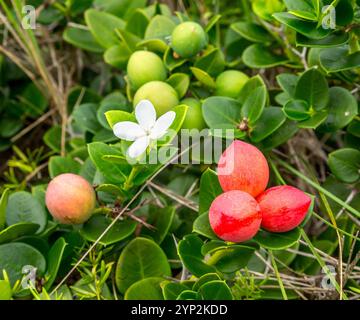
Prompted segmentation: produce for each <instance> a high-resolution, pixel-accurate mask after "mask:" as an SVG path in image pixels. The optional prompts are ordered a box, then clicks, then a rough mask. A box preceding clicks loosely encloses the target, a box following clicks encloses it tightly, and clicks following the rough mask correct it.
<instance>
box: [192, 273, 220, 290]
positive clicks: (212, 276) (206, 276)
mask: <svg viewBox="0 0 360 320" xmlns="http://www.w3.org/2000/svg"><path fill="white" fill-rule="evenodd" d="M216 280H221V278H220V277H219V275H218V274H217V273H207V274H204V275H203V276H201V277H200V278H199V280H198V281H196V282H195V283H194V285H193V287H192V289H193V290H194V291H198V290H199V289H200V287H201V286H203V285H204V284H205V283H207V282H210V281H216Z"/></svg>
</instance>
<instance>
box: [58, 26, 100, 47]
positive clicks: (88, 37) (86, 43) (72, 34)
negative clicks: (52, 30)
mask: <svg viewBox="0 0 360 320" xmlns="http://www.w3.org/2000/svg"><path fill="white" fill-rule="evenodd" d="M84 28H86V27H85V26H84ZM63 38H64V40H65V41H66V42H68V43H70V44H72V45H73V46H75V47H77V48H80V49H83V50H86V51H90V52H95V53H100V52H103V51H104V48H103V47H101V46H99V45H98V43H97V42H96V40H95V39H94V37H93V36H92V34H91V33H90V31H88V30H86V29H82V28H76V27H67V28H66V29H65V31H64V33H63Z"/></svg>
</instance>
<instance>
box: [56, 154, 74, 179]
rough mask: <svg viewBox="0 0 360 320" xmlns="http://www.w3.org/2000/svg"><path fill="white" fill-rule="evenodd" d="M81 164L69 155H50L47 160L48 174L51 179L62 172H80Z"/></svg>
mask: <svg viewBox="0 0 360 320" xmlns="http://www.w3.org/2000/svg"><path fill="white" fill-rule="evenodd" d="M80 168H81V164H80V163H79V162H78V161H75V160H73V159H71V158H70V157H60V156H52V157H51V158H50V161H49V174H50V177H51V179H53V178H55V177H56V176H58V175H59V174H62V173H74V174H78V173H79V172H80Z"/></svg>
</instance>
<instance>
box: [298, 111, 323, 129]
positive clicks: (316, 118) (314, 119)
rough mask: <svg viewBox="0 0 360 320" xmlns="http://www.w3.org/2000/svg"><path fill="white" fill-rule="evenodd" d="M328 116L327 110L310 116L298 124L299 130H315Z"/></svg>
mask: <svg viewBox="0 0 360 320" xmlns="http://www.w3.org/2000/svg"><path fill="white" fill-rule="evenodd" d="M327 116H328V113H327V110H326V109H325V110H320V111H318V112H315V113H314V114H312V115H311V118H309V119H307V120H304V121H301V122H299V123H298V127H299V128H304V129H316V128H317V127H318V126H320V125H321V124H322V123H323V122H324V121H325V120H326V117H327Z"/></svg>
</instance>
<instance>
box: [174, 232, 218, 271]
mask: <svg viewBox="0 0 360 320" xmlns="http://www.w3.org/2000/svg"><path fill="white" fill-rule="evenodd" d="M202 245H203V242H202V241H201V240H200V238H199V237H198V236H196V235H193V234H189V235H186V236H185V237H184V239H183V240H181V241H180V242H179V245H178V251H179V256H180V258H181V260H182V262H183V264H184V265H185V267H186V268H187V269H188V270H189V271H190V272H191V273H192V274H194V275H195V276H197V277H200V276H202V275H204V274H206V273H209V272H210V273H211V272H215V270H216V269H215V268H214V267H213V266H210V265H208V264H206V263H205V262H204V257H203V255H202V254H201V246H202Z"/></svg>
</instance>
